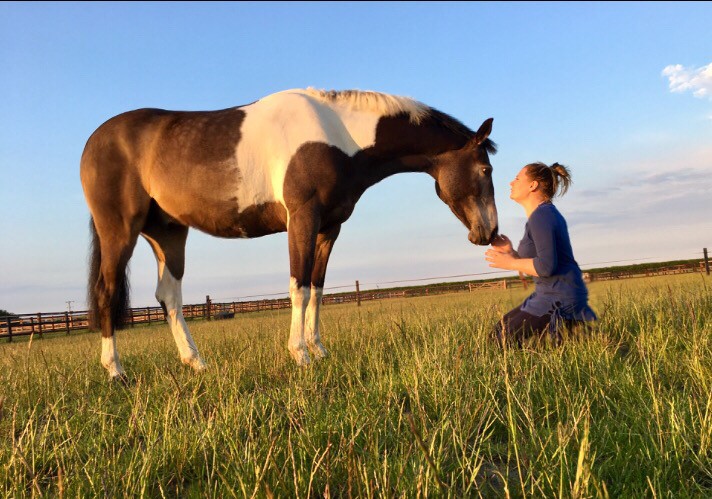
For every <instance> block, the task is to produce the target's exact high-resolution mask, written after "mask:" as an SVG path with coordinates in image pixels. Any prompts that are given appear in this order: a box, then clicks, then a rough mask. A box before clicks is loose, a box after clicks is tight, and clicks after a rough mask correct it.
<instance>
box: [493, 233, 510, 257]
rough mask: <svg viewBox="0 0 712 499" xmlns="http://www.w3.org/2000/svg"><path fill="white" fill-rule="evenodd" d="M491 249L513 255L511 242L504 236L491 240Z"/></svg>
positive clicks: (500, 235)
mask: <svg viewBox="0 0 712 499" xmlns="http://www.w3.org/2000/svg"><path fill="white" fill-rule="evenodd" d="M492 249H494V250H495V251H499V252H500V253H510V254H512V255H513V254H514V248H513V247H512V241H510V240H509V238H508V237H507V236H505V235H504V234H499V235H497V236H495V237H494V239H493V240H492Z"/></svg>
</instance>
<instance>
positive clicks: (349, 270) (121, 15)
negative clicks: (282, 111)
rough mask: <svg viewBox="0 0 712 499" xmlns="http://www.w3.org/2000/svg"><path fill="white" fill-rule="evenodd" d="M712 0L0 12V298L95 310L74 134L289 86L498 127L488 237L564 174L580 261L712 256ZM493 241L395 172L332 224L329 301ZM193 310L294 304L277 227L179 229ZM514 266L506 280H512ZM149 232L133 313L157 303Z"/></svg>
mask: <svg viewBox="0 0 712 499" xmlns="http://www.w3.org/2000/svg"><path fill="white" fill-rule="evenodd" d="M710 26H712V3H710V2H675V3H672V2H631V3H628V2H622V3H617V2H600V3H599V2H582V3H578V2H552V3H549V2H523V3H520V2H477V3H465V2H393V3H391V2H239V3H223V2H220V3H210V2H200V3H191V2H175V3H174V2H157V3H152V2H147V3H141V2H126V3H111V2H97V3H92V2H81V3H73V2H70V3H63V2H51V3H33V2H3V3H0V173H1V174H2V190H1V191H0V192H1V194H0V309H6V310H9V311H11V312H14V313H36V312H59V311H65V310H67V309H68V308H71V309H72V310H84V309H86V302H85V300H86V292H85V290H86V280H87V256H88V246H89V230H88V223H89V211H88V209H87V206H86V203H85V201H84V196H83V192H82V188H81V184H80V181H79V159H80V157H81V154H82V150H83V147H84V145H85V143H86V140H87V139H88V138H89V136H90V135H91V133H92V132H93V131H94V130H95V129H96V128H97V127H98V126H99V125H101V124H102V123H103V122H104V121H106V120H107V119H109V118H111V117H112V116H115V115H117V114H120V113H122V112H125V111H128V110H132V109H137V108H142V107H155V108H164V109H174V110H212V109H223V108H227V107H232V106H238V105H243V104H248V103H251V102H253V101H255V100H257V99H259V98H261V97H264V96H266V95H269V94H271V93H274V92H277V91H281V90H286V89H290V88H306V87H315V88H320V89H326V90H346V89H358V90H372V91H378V92H384V93H389V94H395V95H401V96H407V97H411V98H413V99H416V100H418V101H420V102H423V103H424V104H427V105H428V106H431V107H434V108H436V109H439V110H440V111H443V112H445V113H447V114H450V115H451V116H453V117H455V118H457V119H459V120H460V121H462V122H463V123H465V124H466V125H468V126H469V127H470V128H472V129H475V130H476V129H477V128H478V127H479V125H480V124H481V123H482V122H483V121H484V120H485V119H487V118H489V117H493V118H494V126H493V131H492V135H491V136H490V138H491V139H493V140H494V141H495V142H496V143H497V144H498V146H499V152H498V153H497V154H496V155H495V156H492V157H491V161H492V164H493V166H494V175H493V178H494V184H495V193H496V202H497V208H498V212H499V225H500V231H501V232H502V233H504V234H506V235H508V236H509V237H510V238H511V239H512V240H513V241H515V243H516V242H517V241H519V239H521V237H522V235H523V230H524V224H525V222H526V218H525V215H524V212H523V210H522V208H521V207H520V206H519V205H517V204H516V203H514V202H513V201H512V200H510V199H509V182H510V181H511V180H512V179H513V178H514V176H515V175H516V173H517V172H518V171H519V170H520V169H521V167H522V166H524V165H525V164H527V163H531V162H534V161H543V162H545V163H548V164H550V163H553V162H555V161H557V162H559V163H562V164H564V165H567V166H568V167H569V168H570V169H571V171H572V174H573V181H574V184H573V187H572V188H571V189H570V190H569V192H568V193H567V194H566V195H565V196H564V197H562V198H560V199H557V200H555V203H556V205H557V206H558V207H559V210H560V211H561V212H562V214H563V215H564V217H565V218H566V219H567V221H568V225H569V231H570V234H571V239H572V243H573V248H574V255H575V257H576V259H577V261H578V262H579V264H580V265H581V267H582V268H584V269H585V268H591V267H596V266H606V265H612V264H614V263H609V262H619V263H620V264H624V263H642V262H651V261H664V260H678V259H689V258H701V257H702V248H704V247H707V248H710V250H712V217H710V213H712V209H710V206H711V200H712V140H711V138H712V36H710V29H709V27H710ZM486 249H487V248H486V247H483V246H474V245H472V244H470V243H469V241H468V240H467V229H466V228H465V227H464V226H463V225H462V224H461V223H460V222H459V221H458V220H457V219H456V218H455V217H454V216H453V215H452V213H451V212H450V210H449V208H448V207H447V206H446V205H444V204H443V203H442V202H441V201H440V200H439V199H438V198H437V196H436V195H435V189H434V183H433V180H432V178H431V177H429V176H428V175H424V174H417V173H410V174H402V175H396V176H393V177H390V178H388V179H386V180H384V181H382V182H381V183H379V184H377V185H375V186H373V187H372V188H371V189H369V190H368V191H366V193H365V194H364V196H363V197H362V198H361V200H360V201H359V203H358V204H357V205H356V209H355V211H354V213H353V215H352V217H351V218H350V219H349V220H348V221H347V222H346V223H345V224H344V225H343V227H342V230H341V235H340V237H339V239H338V240H337V242H336V245H335V247H334V250H333V253H332V257H331V260H330V264H329V270H328V272H327V278H326V288H327V289H326V292H327V293H329V292H336V291H346V290H351V289H353V287H354V282H355V281H356V280H359V281H360V283H361V287H362V289H371V288H377V287H390V286H393V285H398V284H402V283H408V284H418V283H428V282H438V281H447V280H467V279H473V278H486V277H493V276H497V275H508V274H507V273H501V272H500V273H497V274H491V273H490V272H495V271H496V270H495V269H492V268H490V267H488V264H487V262H486V261H485V260H484V252H485V251H486ZM186 253H187V256H186V271H185V276H184V279H183V299H184V303H201V302H203V301H204V300H205V296H206V295H210V297H211V299H212V300H213V302H221V301H239V300H243V299H248V298H247V297H252V296H258V295H268V296H274V297H276V296H278V295H281V296H284V297H286V296H287V291H288V287H289V259H288V253H287V238H286V234H276V235H271V236H266V237H263V238H258V239H251V240H229V239H219V238H213V237H210V236H208V235H205V234H203V233H200V232H198V231H196V230H192V231H191V232H190V235H189V236H188V245H187V250H186ZM509 275H511V274H509ZM156 278H157V272H156V263H155V259H154V257H153V254H152V252H151V250H150V248H149V246H148V244H147V243H146V242H145V241H143V240H142V239H140V240H139V243H138V245H137V247H136V249H135V251H134V255H133V258H132V260H131V264H130V279H131V287H132V296H131V303H132V305H133V306H137V307H139V306H155V305H157V303H156V301H155V298H154V296H153V295H154V291H155V286H156Z"/></svg>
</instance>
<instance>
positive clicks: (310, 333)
mask: <svg viewBox="0 0 712 499" xmlns="http://www.w3.org/2000/svg"><path fill="white" fill-rule="evenodd" d="M322 296H324V288H318V287H316V286H312V288H311V296H310V297H309V306H308V307H307V311H306V316H305V318H304V339H305V340H306V343H307V347H309V352H311V354H312V356H313V357H314V359H315V360H319V359H323V358H324V357H326V356H327V355H328V352H327V351H326V348H324V345H322V344H321V336H320V335H319V311H320V309H321V298H322Z"/></svg>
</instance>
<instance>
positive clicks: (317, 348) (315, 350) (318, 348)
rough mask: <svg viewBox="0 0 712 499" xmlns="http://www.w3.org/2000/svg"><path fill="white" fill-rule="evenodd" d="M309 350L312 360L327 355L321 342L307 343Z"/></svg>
mask: <svg viewBox="0 0 712 499" xmlns="http://www.w3.org/2000/svg"><path fill="white" fill-rule="evenodd" d="M309 352H310V353H311V355H312V357H313V358H314V360H321V359H325V358H326V357H328V356H329V351H328V350H327V349H326V348H324V345H322V344H321V343H314V344H312V345H309Z"/></svg>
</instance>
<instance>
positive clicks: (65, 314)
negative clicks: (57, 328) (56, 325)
mask: <svg viewBox="0 0 712 499" xmlns="http://www.w3.org/2000/svg"><path fill="white" fill-rule="evenodd" d="M64 327H65V328H66V329H67V334H69V312H64Z"/></svg>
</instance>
